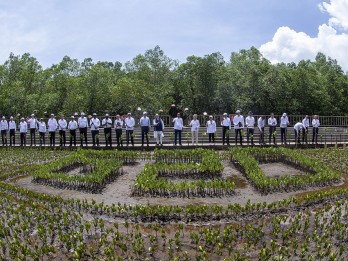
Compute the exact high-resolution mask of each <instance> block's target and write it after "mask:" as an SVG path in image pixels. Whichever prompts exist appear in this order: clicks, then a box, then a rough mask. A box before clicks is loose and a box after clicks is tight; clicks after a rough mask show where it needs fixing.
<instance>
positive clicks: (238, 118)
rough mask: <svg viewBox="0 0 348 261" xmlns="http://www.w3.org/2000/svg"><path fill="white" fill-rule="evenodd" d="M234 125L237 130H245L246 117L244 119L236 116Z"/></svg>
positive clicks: (241, 116)
mask: <svg viewBox="0 0 348 261" xmlns="http://www.w3.org/2000/svg"><path fill="white" fill-rule="evenodd" d="M239 123H240V124H239ZM233 125H234V128H235V129H243V128H244V117H243V115H236V116H234V118H233ZM239 125H241V126H239Z"/></svg>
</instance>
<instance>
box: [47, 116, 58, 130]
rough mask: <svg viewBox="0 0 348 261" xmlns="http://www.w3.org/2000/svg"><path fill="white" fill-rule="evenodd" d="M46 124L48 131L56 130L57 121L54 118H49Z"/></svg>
mask: <svg viewBox="0 0 348 261" xmlns="http://www.w3.org/2000/svg"><path fill="white" fill-rule="evenodd" d="M47 125H48V131H56V129H57V128H58V122H57V120H56V119H54V118H53V119H52V118H50V119H49V120H48V122H47Z"/></svg>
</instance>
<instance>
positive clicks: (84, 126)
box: [77, 112, 88, 147]
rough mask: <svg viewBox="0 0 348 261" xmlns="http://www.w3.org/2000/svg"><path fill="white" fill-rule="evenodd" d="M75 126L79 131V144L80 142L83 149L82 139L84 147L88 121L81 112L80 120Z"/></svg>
mask: <svg viewBox="0 0 348 261" xmlns="http://www.w3.org/2000/svg"><path fill="white" fill-rule="evenodd" d="M77 126H78V127H79V131H80V142H81V145H80V146H81V147H83V139H85V144H86V147H87V146H88V145H87V127H88V120H87V117H86V116H85V114H84V113H83V112H81V116H80V118H79V119H78V120H77Z"/></svg>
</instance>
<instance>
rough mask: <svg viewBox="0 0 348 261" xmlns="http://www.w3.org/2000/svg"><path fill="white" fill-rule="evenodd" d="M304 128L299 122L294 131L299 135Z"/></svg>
mask: <svg viewBox="0 0 348 261" xmlns="http://www.w3.org/2000/svg"><path fill="white" fill-rule="evenodd" d="M303 128H304V126H303V124H302V122H298V123H296V124H295V125H294V130H295V131H296V132H297V133H298V132H299V130H300V129H303Z"/></svg>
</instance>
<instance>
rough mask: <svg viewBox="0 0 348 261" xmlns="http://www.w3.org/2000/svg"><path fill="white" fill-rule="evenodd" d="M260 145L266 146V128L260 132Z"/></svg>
mask: <svg viewBox="0 0 348 261" xmlns="http://www.w3.org/2000/svg"><path fill="white" fill-rule="evenodd" d="M259 143H260V144H265V127H262V128H261V130H260V140H259Z"/></svg>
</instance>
